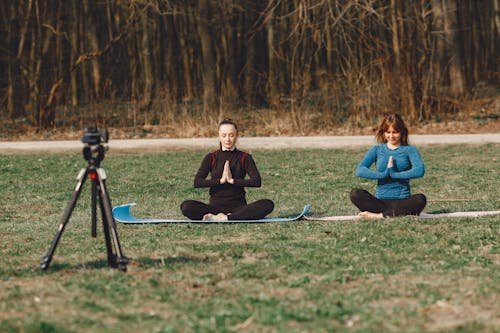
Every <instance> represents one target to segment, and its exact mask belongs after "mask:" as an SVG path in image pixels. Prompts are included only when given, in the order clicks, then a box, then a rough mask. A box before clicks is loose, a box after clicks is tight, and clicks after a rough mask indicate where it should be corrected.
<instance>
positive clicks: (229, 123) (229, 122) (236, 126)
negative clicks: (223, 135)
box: [217, 118, 238, 149]
mask: <svg viewBox="0 0 500 333" xmlns="http://www.w3.org/2000/svg"><path fill="white" fill-rule="evenodd" d="M222 125H233V126H234V129H235V130H236V133H238V125H236V123H235V122H234V121H233V120H232V119H229V118H225V119H224V120H222V121H221V122H220V123H219V126H217V130H219V129H220V127H221V126H222ZM219 149H222V143H220V142H219Z"/></svg>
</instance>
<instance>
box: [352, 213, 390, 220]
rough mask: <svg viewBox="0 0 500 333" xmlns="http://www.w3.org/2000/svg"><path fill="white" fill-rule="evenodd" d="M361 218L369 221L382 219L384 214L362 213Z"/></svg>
mask: <svg viewBox="0 0 500 333" xmlns="http://www.w3.org/2000/svg"><path fill="white" fill-rule="evenodd" d="M358 216H359V217H363V218H367V219H381V218H383V217H384V214H382V213H372V212H361V213H359V214H358Z"/></svg>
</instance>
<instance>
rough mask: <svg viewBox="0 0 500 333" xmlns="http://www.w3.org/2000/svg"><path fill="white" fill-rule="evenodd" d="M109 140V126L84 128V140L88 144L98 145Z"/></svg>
mask: <svg viewBox="0 0 500 333" xmlns="http://www.w3.org/2000/svg"><path fill="white" fill-rule="evenodd" d="M108 140H109V133H108V129H107V128H99V127H85V128H84V129H83V135H82V142H83V143H86V144H88V145H91V146H92V145H98V144H101V143H107V142H108Z"/></svg>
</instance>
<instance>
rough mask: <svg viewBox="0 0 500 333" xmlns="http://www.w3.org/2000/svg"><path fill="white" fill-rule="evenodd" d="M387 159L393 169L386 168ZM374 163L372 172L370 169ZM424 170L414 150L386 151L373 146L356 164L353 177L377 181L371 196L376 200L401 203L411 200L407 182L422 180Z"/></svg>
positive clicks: (386, 148)
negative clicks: (395, 200)
mask: <svg viewBox="0 0 500 333" xmlns="http://www.w3.org/2000/svg"><path fill="white" fill-rule="evenodd" d="M389 156H392V159H393V162H394V163H393V167H392V168H388V167H387V163H388V162H389ZM374 163H375V170H373V169H371V166H372V164H374ZM424 173H425V166H424V162H423V160H422V157H421V156H420V153H419V152H418V150H417V148H415V147H414V146H410V145H407V146H399V147H397V148H396V149H389V147H387V144H379V145H376V146H373V147H372V148H371V149H370V150H369V151H368V152H367V153H366V155H365V156H364V157H363V159H362V160H361V162H359V165H358V167H357V168H356V176H358V177H362V178H367V179H377V181H378V184H377V190H376V192H375V196H376V197H377V198H379V199H405V198H408V197H410V196H411V190H410V179H412V178H420V177H423V176H424Z"/></svg>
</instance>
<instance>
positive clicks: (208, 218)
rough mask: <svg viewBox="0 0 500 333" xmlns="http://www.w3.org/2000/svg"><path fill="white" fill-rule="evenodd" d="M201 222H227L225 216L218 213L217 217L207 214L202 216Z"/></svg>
mask: <svg viewBox="0 0 500 333" xmlns="http://www.w3.org/2000/svg"><path fill="white" fill-rule="evenodd" d="M203 221H212V222H223V221H227V215H226V214H224V213H219V214H217V215H214V214H211V213H208V214H205V215H203Z"/></svg>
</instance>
